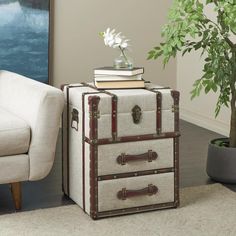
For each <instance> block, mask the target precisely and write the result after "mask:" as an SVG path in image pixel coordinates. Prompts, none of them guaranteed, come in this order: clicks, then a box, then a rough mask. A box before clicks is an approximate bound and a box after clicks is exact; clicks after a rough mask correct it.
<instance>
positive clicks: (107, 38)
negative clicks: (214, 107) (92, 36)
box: [102, 28, 129, 50]
mask: <svg viewBox="0 0 236 236" xmlns="http://www.w3.org/2000/svg"><path fill="white" fill-rule="evenodd" d="M102 35H103V37H104V43H105V45H106V46H109V47H112V48H118V47H119V48H121V49H122V50H123V49H125V48H127V47H128V46H129V45H128V41H129V40H128V39H125V37H124V36H122V35H121V32H120V33H118V34H116V33H115V29H113V30H110V28H107V30H106V31H105V32H103V33H102Z"/></svg>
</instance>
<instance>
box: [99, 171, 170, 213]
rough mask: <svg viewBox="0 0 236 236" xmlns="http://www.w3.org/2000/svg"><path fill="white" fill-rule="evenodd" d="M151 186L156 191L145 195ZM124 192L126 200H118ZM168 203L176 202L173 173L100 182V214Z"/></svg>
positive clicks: (152, 190)
mask: <svg viewBox="0 0 236 236" xmlns="http://www.w3.org/2000/svg"><path fill="white" fill-rule="evenodd" d="M150 185H151V188H153V187H154V188H156V189H151V191H149V193H145V191H146V192H148V190H147V189H146V188H147V187H148V186H150ZM144 189H146V190H144ZM156 190H157V191H156ZM122 191H123V192H124V195H126V199H125V200H122V199H119V198H118V195H121V192H122ZM125 191H126V192H125ZM142 191H143V192H142ZM141 192H142V193H141ZM136 194H137V196H135V195H136ZM132 195H133V196H132ZM120 197H121V196H120ZM168 202H174V173H173V172H171V173H164V174H156V175H147V176H139V177H131V178H122V179H116V180H106V181H99V182H98V211H99V212H102V211H110V210H117V209H124V208H130V207H138V206H146V205H154V204H159V203H168Z"/></svg>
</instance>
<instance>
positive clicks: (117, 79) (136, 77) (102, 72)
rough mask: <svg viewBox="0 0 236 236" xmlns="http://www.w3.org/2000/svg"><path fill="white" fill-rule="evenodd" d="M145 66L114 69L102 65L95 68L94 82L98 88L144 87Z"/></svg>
mask: <svg viewBox="0 0 236 236" xmlns="http://www.w3.org/2000/svg"><path fill="white" fill-rule="evenodd" d="M143 73H144V68H143V67H134V68H132V69H114V67H101V68H97V69H94V84H95V86H96V87H97V88H98V89H122V88H144V87H145V81H144V80H143Z"/></svg>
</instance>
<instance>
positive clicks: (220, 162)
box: [206, 139, 236, 184]
mask: <svg viewBox="0 0 236 236" xmlns="http://www.w3.org/2000/svg"><path fill="white" fill-rule="evenodd" d="M216 140H223V141H227V140H228V139H215V140H212V141H211V142H210V144H209V146H208V156H207V169H206V171H207V174H208V175H209V177H210V178H212V179H214V180H216V181H218V182H223V183H233V184H235V183H236V148H229V147H219V146H217V145H215V144H213V143H214V142H215V141H216Z"/></svg>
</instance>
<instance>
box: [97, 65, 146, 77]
mask: <svg viewBox="0 0 236 236" xmlns="http://www.w3.org/2000/svg"><path fill="white" fill-rule="evenodd" d="M143 73H144V68H143V67H134V68H132V69H114V67H109V66H107V67H101V68H96V69H94V75H125V76H132V75H138V74H143Z"/></svg>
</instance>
